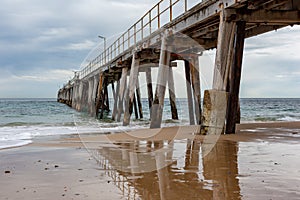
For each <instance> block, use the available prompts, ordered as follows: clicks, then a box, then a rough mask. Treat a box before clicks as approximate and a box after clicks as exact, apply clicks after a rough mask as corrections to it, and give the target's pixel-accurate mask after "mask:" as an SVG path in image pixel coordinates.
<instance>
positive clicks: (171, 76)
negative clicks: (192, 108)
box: [168, 67, 178, 120]
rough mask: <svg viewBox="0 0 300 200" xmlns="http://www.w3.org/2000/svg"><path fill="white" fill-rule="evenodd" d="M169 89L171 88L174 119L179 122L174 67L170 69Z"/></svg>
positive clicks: (170, 94) (170, 95)
mask: <svg viewBox="0 0 300 200" xmlns="http://www.w3.org/2000/svg"><path fill="white" fill-rule="evenodd" d="M168 87H169V99H170V106H171V113H172V119H174V120H178V112H177V107H176V93H175V86H174V75H173V68H172V67H170V68H169V79H168Z"/></svg>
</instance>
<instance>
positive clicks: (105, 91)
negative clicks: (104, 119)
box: [104, 82, 110, 111]
mask: <svg viewBox="0 0 300 200" xmlns="http://www.w3.org/2000/svg"><path fill="white" fill-rule="evenodd" d="M104 96H105V97H104V98H105V110H106V111H109V110H110V106H109V97H108V82H106V83H105V87H104Z"/></svg>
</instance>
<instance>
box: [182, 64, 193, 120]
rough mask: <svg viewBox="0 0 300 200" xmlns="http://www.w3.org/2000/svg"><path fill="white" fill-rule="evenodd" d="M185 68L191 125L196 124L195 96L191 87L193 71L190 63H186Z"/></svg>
mask: <svg viewBox="0 0 300 200" xmlns="http://www.w3.org/2000/svg"><path fill="white" fill-rule="evenodd" d="M184 68H185V83H186V93H187V99H188V109H189V120H190V125H194V124H195V118H194V106H193V96H192V95H193V94H192V87H191V70H190V63H189V61H187V60H185V61H184Z"/></svg>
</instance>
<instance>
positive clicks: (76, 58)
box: [0, 0, 300, 98]
mask: <svg viewBox="0 0 300 200" xmlns="http://www.w3.org/2000/svg"><path fill="white" fill-rule="evenodd" d="M156 2H157V0H139V1H136V0H65V1H61V0H52V1H40V0H1V7H0V19H1V20H0V30H1V31H0V98H48V97H50V98H55V97H56V95H57V90H58V89H59V88H60V87H61V86H62V85H63V84H64V83H66V82H67V81H68V80H69V79H70V78H71V77H73V75H74V70H78V69H80V66H81V64H82V62H83V61H84V60H85V58H86V56H87V55H88V54H89V52H90V51H92V50H95V49H99V52H100V51H101V48H102V45H103V43H102V41H103V40H100V39H99V38H98V37H97V36H98V35H102V36H105V37H107V39H108V43H109V42H110V41H112V40H113V38H114V37H115V36H116V35H118V34H121V33H123V32H124V31H126V30H127V29H128V28H129V27H130V26H131V25H132V24H134V23H135V22H136V21H137V20H138V19H139V18H140V17H141V16H143V14H144V13H146V11H147V10H149V8H151V7H152V6H153V5H154V4H155V3H156ZM299 55H300V27H299V26H294V27H288V28H285V29H281V30H278V31H273V32H270V33H267V34H264V35H261V36H258V37H253V38H250V39H247V40H246V43H245V54H244V60H243V73H242V82H241V97H300V90H299V89H300V56H299ZM202 60H203V63H209V64H205V65H206V67H205V70H203V74H201V76H202V77H204V78H205V83H210V82H211V77H212V73H211V69H212V66H213V61H214V51H208V52H205V55H204V56H203V58H202ZM200 62H201V59H200ZM181 85H182V84H181ZM204 85H205V84H204ZM203 88H205V86H204V87H203ZM179 91H180V90H179ZM179 96H180V95H179Z"/></svg>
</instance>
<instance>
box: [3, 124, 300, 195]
mask: <svg viewBox="0 0 300 200" xmlns="http://www.w3.org/2000/svg"><path fill="white" fill-rule="evenodd" d="M237 129H238V134H234V135H222V136H220V137H219V138H218V140H217V142H216V143H215V144H214V145H213V146H212V147H210V146H209V144H210V142H208V143H207V144H205V141H206V140H207V138H205V136H193V135H192V132H193V131H194V130H195V129H194V127H191V126H187V127H185V128H183V127H168V128H163V129H161V130H160V131H157V132H154V133H153V134H156V135H152V136H151V137H149V134H151V132H149V130H147V132H144V131H143V130H134V131H131V132H127V133H114V134H111V135H97V134H95V133H93V134H82V135H77V134H72V135H56V136H46V137H40V138H36V139H34V140H33V143H32V144H29V145H26V146H22V147H15V148H8V149H2V150H0V161H1V163H3V164H1V166H0V184H1V185H2V189H1V191H0V199H71V198H72V199H99V198H100V197H102V199H134V198H140V199H162V198H165V199H180V198H181V197H182V198H183V197H184V198H200V197H201V198H202V199H217V198H219V199H282V198H285V199H297V198H298V196H299V195H300V192H299V191H300V190H299V188H300V184H299V180H300V171H299V168H298V167H299V165H300V159H299V158H300V157H299V155H298V154H297V152H299V150H300V145H299V144H300V122H280V123H277V122H275V123H252V124H241V125H238V127H237ZM147 134H148V136H147ZM137 136H139V138H138V137H137ZM146 136H147V137H146ZM170 139H171V140H170ZM172 139H175V140H174V142H173V143H170V141H172ZM146 141H147V143H145V142H146ZM161 141H162V142H161ZM149 142H150V144H151V143H152V146H151V145H150V146H149ZM189 144H190V145H189ZM137 145H138V146H137ZM170 145H171V146H170ZM207 147H210V149H209V152H208V153H207V154H206V153H205V150H207ZM161 150H163V151H161ZM170 150H171V151H170ZM132 152H140V153H141V154H142V155H143V156H142V157H139V154H137V156H138V157H136V158H135V159H133V160H132V161H131V162H129V161H128V160H131V158H132V156H133V155H135V154H132ZM158 152H162V153H163V154H157V153H158ZM168 152H169V153H171V154H169V153H168ZM165 153H166V154H165ZM168 155H169V156H172V157H171V159H170V158H167V157H166V158H164V156H168ZM120 156H121V157H120ZM123 156H125V157H124V158H125V160H123V161H122V159H121V160H119V159H120V158H122V157H123ZM157 156H158V157H157ZM161 156H163V157H161ZM146 158H147V159H146ZM103 159H104V160H103ZM157 159H158V160H157ZM161 159H162V160H161ZM134 160H135V161H134ZM159 160H160V161H159ZM163 160H165V161H163ZM120 161H122V162H121V163H122V165H120V163H119V162H120ZM133 161H134V162H137V161H138V163H136V165H137V166H136V167H132V164H133V163H132V162H133ZM155 161H156V162H155ZM170 161H172V162H170ZM153 162H154V163H153ZM159 162H162V163H165V165H166V166H165V167H163V168H156V167H157V163H159ZM118 163H119V164H118ZM155 163H156V165H155ZM121 166H122V167H121ZM138 166H139V167H138ZM151 166H152V167H154V168H153V169H152V168H151ZM155 166H156V167H155ZM120 167H121V168H120ZM124 167H125V168H124ZM147 167H148V168H147ZM149 167H150V168H149ZM145 170H146V171H145ZM147 170H148V171H147ZM6 172H9V173H6ZM62 177H63V178H62ZM177 181H179V182H177ZM165 184H167V185H165ZM122 185H123V186H122ZM126 187H128V188H127V189H126ZM178 191H182V192H181V193H178ZM196 191H197V192H196ZM198 195H199V196H198Z"/></svg>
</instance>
